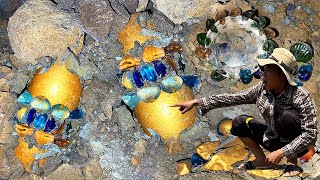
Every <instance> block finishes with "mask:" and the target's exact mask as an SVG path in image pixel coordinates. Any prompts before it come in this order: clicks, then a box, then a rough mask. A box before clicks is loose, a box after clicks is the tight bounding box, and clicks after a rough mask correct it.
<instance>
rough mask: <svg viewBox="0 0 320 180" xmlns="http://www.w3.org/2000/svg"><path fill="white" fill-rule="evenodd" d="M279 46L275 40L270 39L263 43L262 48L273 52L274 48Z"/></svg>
mask: <svg viewBox="0 0 320 180" xmlns="http://www.w3.org/2000/svg"><path fill="white" fill-rule="evenodd" d="M278 47H279V46H278V44H277V43H276V42H275V41H273V40H271V39H268V40H266V42H264V43H263V46H262V49H263V50H265V51H267V52H268V53H270V54H271V53H272V52H273V50H274V49H275V48H278Z"/></svg>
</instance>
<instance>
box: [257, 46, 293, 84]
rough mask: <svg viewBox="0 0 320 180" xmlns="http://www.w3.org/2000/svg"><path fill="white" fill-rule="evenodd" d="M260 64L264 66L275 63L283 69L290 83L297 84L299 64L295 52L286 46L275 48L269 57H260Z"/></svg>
mask: <svg viewBox="0 0 320 180" xmlns="http://www.w3.org/2000/svg"><path fill="white" fill-rule="evenodd" d="M257 61H258V64H259V65H260V66H264V65H267V64H275V65H277V66H278V67H280V69H281V70H282V71H283V73H284V74H285V76H286V77H287V80H288V82H289V84H290V85H292V86H296V85H297V83H296V82H295V79H296V78H295V77H294V76H295V75H297V73H298V64H297V61H296V58H295V57H294V56H293V54H292V53H291V52H290V51H289V50H287V49H285V48H275V49H274V50H273V52H272V54H271V55H270V56H269V57H268V58H267V59H258V60H257Z"/></svg>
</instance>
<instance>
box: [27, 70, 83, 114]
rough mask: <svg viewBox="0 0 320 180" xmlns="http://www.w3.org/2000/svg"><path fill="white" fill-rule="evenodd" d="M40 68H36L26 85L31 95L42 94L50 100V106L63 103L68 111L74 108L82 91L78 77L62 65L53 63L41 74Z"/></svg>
mask: <svg viewBox="0 0 320 180" xmlns="http://www.w3.org/2000/svg"><path fill="white" fill-rule="evenodd" d="M41 69H42V68H40V69H38V70H37V72H36V73H35V75H34V77H33V79H32V80H31V82H30V83H29V86H28V91H29V92H30V94H31V95H32V97H35V96H44V97H46V98H47V99H48V100H49V101H50V104H51V106H53V105H55V104H63V105H65V106H66V107H67V108H68V109H69V110H70V111H73V110H75V109H76V108H77V107H78V104H79V101H80V96H81V93H82V87H81V83H80V79H79V77H78V76H76V75H74V74H72V73H71V72H69V71H68V70H67V68H66V67H65V66H63V65H58V64H54V65H53V66H52V67H51V68H50V69H49V70H48V71H46V72H45V73H43V74H40V72H41Z"/></svg>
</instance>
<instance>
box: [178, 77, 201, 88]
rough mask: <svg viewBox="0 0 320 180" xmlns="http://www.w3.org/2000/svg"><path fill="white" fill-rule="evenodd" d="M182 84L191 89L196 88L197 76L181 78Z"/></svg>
mask: <svg viewBox="0 0 320 180" xmlns="http://www.w3.org/2000/svg"><path fill="white" fill-rule="evenodd" d="M182 80H183V83H184V84H185V85H187V86H189V87H191V88H193V87H196V86H197V85H198V83H199V77H198V76H182Z"/></svg>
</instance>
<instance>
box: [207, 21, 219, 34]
mask: <svg viewBox="0 0 320 180" xmlns="http://www.w3.org/2000/svg"><path fill="white" fill-rule="evenodd" d="M215 24H216V21H215V20H214V19H207V21H206V28H207V30H208V31H209V30H211V31H212V32H218V30H217V27H216V25H215Z"/></svg>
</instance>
